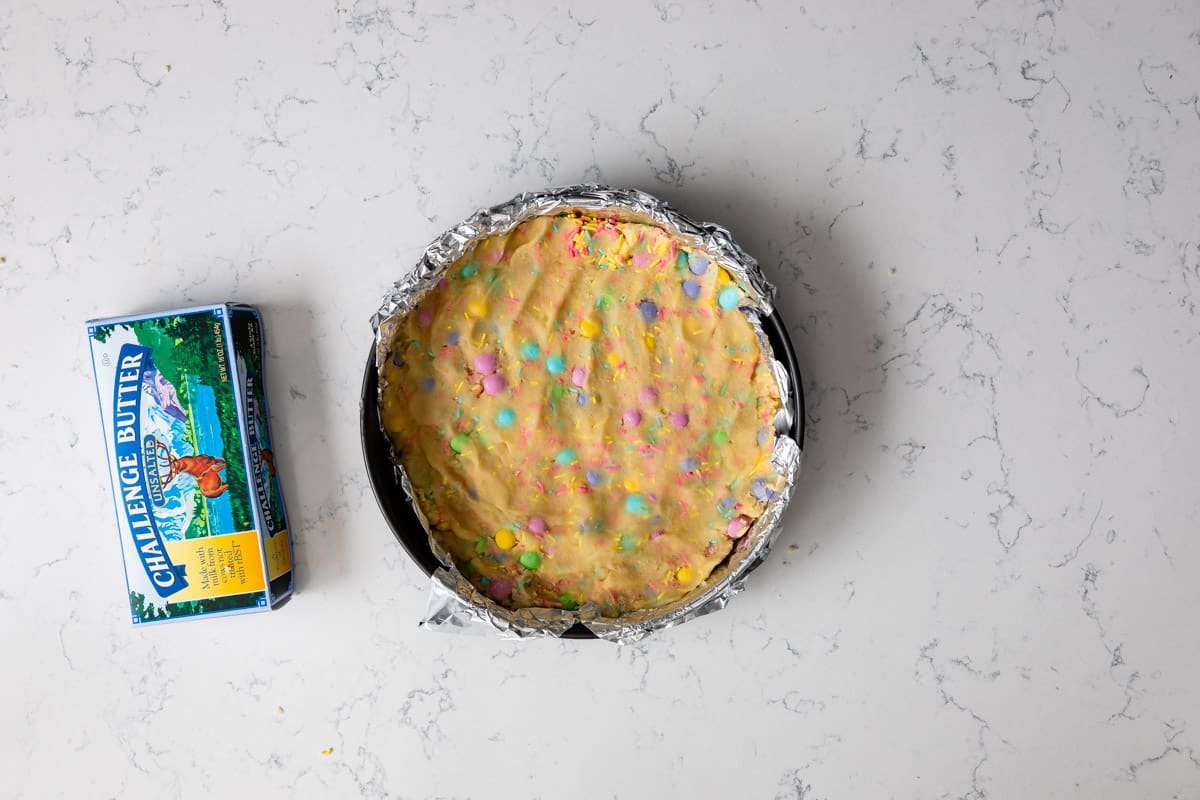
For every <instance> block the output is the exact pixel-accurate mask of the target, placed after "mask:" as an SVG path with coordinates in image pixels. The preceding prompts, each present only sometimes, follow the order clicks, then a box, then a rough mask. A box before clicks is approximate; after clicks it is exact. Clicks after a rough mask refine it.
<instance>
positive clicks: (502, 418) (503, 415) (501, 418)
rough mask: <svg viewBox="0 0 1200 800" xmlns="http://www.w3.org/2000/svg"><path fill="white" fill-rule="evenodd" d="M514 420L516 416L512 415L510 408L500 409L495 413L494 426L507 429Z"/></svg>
mask: <svg viewBox="0 0 1200 800" xmlns="http://www.w3.org/2000/svg"><path fill="white" fill-rule="evenodd" d="M516 418H517V415H516V414H514V413H513V410H512V409H511V408H502V409H500V410H499V411H497V412H496V424H497V425H499V426H500V427H501V428H507V427H508V426H509V425H512V424H513V421H514V420H515V419H516Z"/></svg>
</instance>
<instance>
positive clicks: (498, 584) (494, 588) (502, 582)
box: [488, 578, 513, 600]
mask: <svg viewBox="0 0 1200 800" xmlns="http://www.w3.org/2000/svg"><path fill="white" fill-rule="evenodd" d="M512 590H513V587H512V581H510V580H508V579H507V578H496V579H495V580H493V581H492V582H491V583H489V584H488V594H490V595H491V596H492V599H493V600H507V599H508V597H509V595H511V594H512Z"/></svg>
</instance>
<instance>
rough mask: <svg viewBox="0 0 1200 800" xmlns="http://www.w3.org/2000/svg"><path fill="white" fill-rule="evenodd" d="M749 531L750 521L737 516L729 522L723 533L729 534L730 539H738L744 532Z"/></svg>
mask: <svg viewBox="0 0 1200 800" xmlns="http://www.w3.org/2000/svg"><path fill="white" fill-rule="evenodd" d="M749 529H750V520H748V519H747V518H746V517H742V516H737V517H734V518H733V519H731V520H729V527H728V528H726V529H725V532H726V533H727V534H729V538H730V539H740V538H742V537H743V536H745V535H746V531H747V530H749Z"/></svg>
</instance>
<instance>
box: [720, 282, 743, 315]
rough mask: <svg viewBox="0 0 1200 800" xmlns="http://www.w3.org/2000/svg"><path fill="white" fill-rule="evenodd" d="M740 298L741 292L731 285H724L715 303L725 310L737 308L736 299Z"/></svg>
mask: <svg viewBox="0 0 1200 800" xmlns="http://www.w3.org/2000/svg"><path fill="white" fill-rule="evenodd" d="M740 299H741V294H740V293H739V292H738V290H737V289H735V288H733V287H732V286H726V287H725V288H724V289H722V290H721V291H720V293H719V294H718V295H717V305H719V306H720V307H721V308H724V309H726V310H728V309H732V308H737V304H738V300H740Z"/></svg>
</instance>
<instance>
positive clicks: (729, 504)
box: [717, 494, 737, 510]
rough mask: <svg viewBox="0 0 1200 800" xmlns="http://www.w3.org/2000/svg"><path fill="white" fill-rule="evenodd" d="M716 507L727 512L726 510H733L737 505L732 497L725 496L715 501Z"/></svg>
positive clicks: (729, 495)
mask: <svg viewBox="0 0 1200 800" xmlns="http://www.w3.org/2000/svg"><path fill="white" fill-rule="evenodd" d="M717 505H719V506H720V507H721V508H723V509H726V510H728V509H731V508H733V507H734V506H735V505H737V500H736V499H734V496H733V495H731V494H727V495H725V496H724V497H722V498H721V499H720V500H718V501H717Z"/></svg>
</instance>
